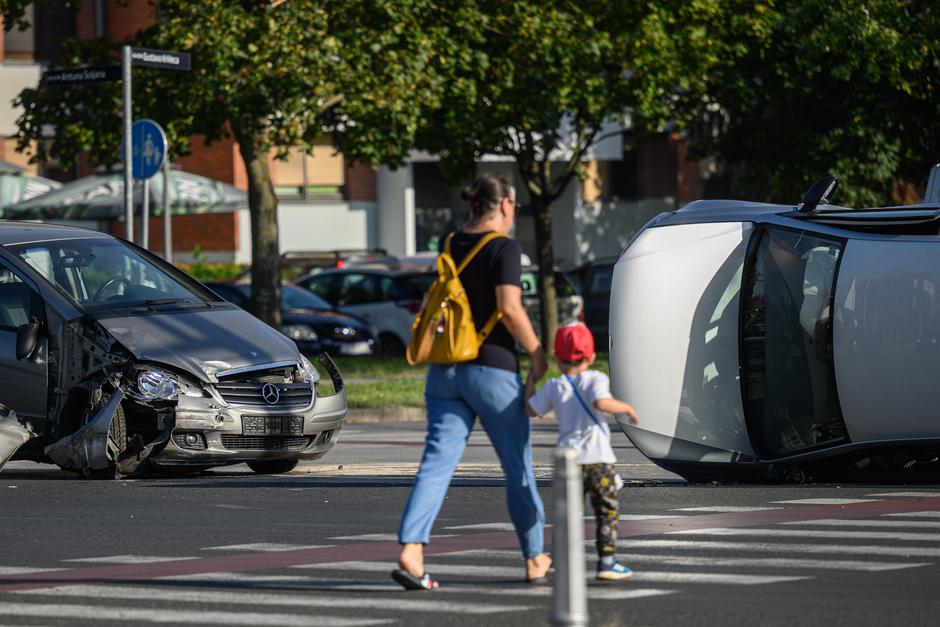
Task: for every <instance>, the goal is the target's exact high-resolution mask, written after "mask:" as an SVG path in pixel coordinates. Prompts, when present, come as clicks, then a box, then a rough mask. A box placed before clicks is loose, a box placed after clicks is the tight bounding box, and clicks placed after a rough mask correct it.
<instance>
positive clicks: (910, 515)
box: [882, 510, 940, 518]
mask: <svg viewBox="0 0 940 627" xmlns="http://www.w3.org/2000/svg"><path fill="white" fill-rule="evenodd" d="M882 516H897V517H898V518H940V512H938V511H936V510H930V511H927V512H898V513H895V514H882Z"/></svg>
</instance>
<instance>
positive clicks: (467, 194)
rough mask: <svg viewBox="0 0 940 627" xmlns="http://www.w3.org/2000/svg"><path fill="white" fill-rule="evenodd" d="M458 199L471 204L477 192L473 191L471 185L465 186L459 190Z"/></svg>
mask: <svg viewBox="0 0 940 627" xmlns="http://www.w3.org/2000/svg"><path fill="white" fill-rule="evenodd" d="M460 197H461V198H463V199H464V200H466V201H468V202H473V201H474V199H476V197H477V190H475V189H474V186H473V185H467V186H466V187H464V188H463V189H462V190H460Z"/></svg>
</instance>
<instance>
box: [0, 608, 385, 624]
mask: <svg viewBox="0 0 940 627" xmlns="http://www.w3.org/2000/svg"><path fill="white" fill-rule="evenodd" d="M0 616H18V617H24V616H28V617H42V618H68V619H73V620H88V621H93V622H98V621H102V620H121V621H134V622H142V623H202V624H207V625H274V626H277V625H286V626H288V627H294V626H296V627H306V626H308V625H316V626H317V627H360V626H361V627H366V626H368V625H384V624H387V623H390V622H392V620H391V619H372V618H342V617H338V616H323V615H322V614H317V615H314V616H303V615H299V614H269V613H261V612H222V611H215V610H171V609H165V608H162V609H160V610H154V609H153V608H137V607H104V606H101V605H77V604H61V605H52V604H31V603H5V602H4V603H0Z"/></svg>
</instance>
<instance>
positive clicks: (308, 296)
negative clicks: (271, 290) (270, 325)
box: [281, 285, 333, 309]
mask: <svg viewBox="0 0 940 627" xmlns="http://www.w3.org/2000/svg"><path fill="white" fill-rule="evenodd" d="M332 308H333V307H332V306H330V304H329V303H328V302H326V301H325V300H323V299H322V298H320V297H319V296H317V295H316V294H314V293H312V292H308V291H307V290H302V289H298V288H296V287H290V286H289V285H285V286H283V287H281V309H332Z"/></svg>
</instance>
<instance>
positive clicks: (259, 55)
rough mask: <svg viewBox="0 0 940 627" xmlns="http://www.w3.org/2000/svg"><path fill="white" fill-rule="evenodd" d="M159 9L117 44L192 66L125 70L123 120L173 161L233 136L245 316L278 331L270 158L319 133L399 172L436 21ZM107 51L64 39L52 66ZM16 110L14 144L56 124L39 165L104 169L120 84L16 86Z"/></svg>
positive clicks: (349, 2)
mask: <svg viewBox="0 0 940 627" xmlns="http://www.w3.org/2000/svg"><path fill="white" fill-rule="evenodd" d="M159 6H160V15H161V19H160V21H159V22H158V23H157V24H155V25H154V26H152V27H150V28H148V29H146V30H144V31H142V32H140V33H138V34H137V35H135V37H134V38H133V41H132V42H129V43H132V44H133V45H138V46H143V47H152V48H161V49H170V50H177V51H184V52H189V53H191V54H192V58H193V61H192V65H193V69H192V71H191V72H169V71H161V70H155V69H151V68H135V69H134V116H135V117H137V116H141V115H146V116H147V117H151V118H153V119H155V120H157V121H158V122H160V123H161V124H163V125H164V127H165V128H166V129H167V132H168V135H169V138H170V140H171V142H172V144H173V148H174V150H175V151H177V152H179V151H181V150H186V148H187V146H186V142H185V138H186V137H188V136H189V135H192V134H201V135H204V136H206V137H207V138H208V139H210V140H212V139H218V138H219V137H220V136H222V135H223V134H225V133H231V134H232V136H233V137H234V139H235V140H236V142H237V143H238V146H239V149H240V151H241V155H242V158H243V159H244V162H245V166H246V170H247V173H248V198H249V207H250V212H251V240H252V255H253V263H252V268H251V276H252V283H253V289H252V301H253V302H252V308H253V311H254V313H255V314H256V315H258V316H259V317H260V318H261V319H263V320H265V321H267V322H269V323H270V324H272V325H274V326H279V325H280V308H279V306H278V303H279V302H280V296H279V295H280V281H279V268H278V264H279V259H278V252H279V251H278V229H277V198H276V196H275V194H274V188H273V185H272V182H271V176H270V171H269V168H268V154H269V152H270V151H271V150H272V149H277V150H279V151H281V152H280V154H281V155H282V156H283V155H286V152H287V149H288V148H289V147H291V146H309V145H310V144H311V143H312V142H313V141H314V140H315V139H316V138H317V137H318V136H320V135H322V134H324V133H330V134H332V135H334V136H335V138H336V143H337V144H338V145H340V146H342V147H343V148H344V149H348V154H347V156H350V157H353V158H358V159H360V160H363V161H366V162H370V163H377V162H385V163H390V164H396V163H400V162H401V160H402V158H403V156H404V154H405V153H406V152H407V151H408V150H409V149H410V148H411V146H412V145H413V143H414V133H415V131H416V129H417V128H418V126H419V123H420V121H421V115H422V112H423V111H426V110H429V109H433V108H435V107H436V106H437V102H436V101H435V94H436V93H437V92H439V91H440V90H439V88H437V87H436V83H435V81H436V80H437V79H436V78H435V77H437V73H436V72H435V71H433V69H431V68H429V64H430V63H431V62H432V61H433V59H432V56H433V55H432V52H433V51H434V50H436V48H435V43H436V41H437V40H438V38H440V37H441V36H443V35H444V31H443V30H440V29H437V30H436V29H435V28H434V24H435V23H438V22H440V20H436V21H435V20H434V19H430V18H428V16H429V15H432V16H436V15H439V13H438V12H437V10H436V8H435V5H434V4H433V3H432V2H431V0H382V1H380V0H337V1H335V2H331V1H328V0H323V1H316V0H290V1H289V2H275V3H272V2H268V1H247V0H243V1H242V2H230V1H226V0H204V1H202V2H189V1H188V0H160V2H159ZM426 18H428V19H426ZM117 43H126V42H117ZM117 43H114V42H102V41H72V42H70V43H69V44H68V45H67V47H66V52H65V54H64V55H63V57H62V58H61V59H57V60H56V61H55V62H54V63H53V66H54V67H68V66H74V65H79V64H89V63H103V62H106V61H107V60H108V59H111V60H113V59H115V55H116V50H117ZM112 62H113V61H112ZM438 83H439V81H438ZM18 104H20V105H22V106H23V107H24V109H25V112H24V114H23V115H22V116H21V118H20V119H19V121H18V125H19V135H18V139H19V145H20V147H21V148H26V147H27V146H29V145H30V144H31V143H32V142H34V141H37V140H40V139H41V138H42V136H43V133H42V131H43V128H44V127H45V126H46V125H52V126H54V127H55V136H54V138H53V140H52V141H51V142H46V141H39V142H38V146H39V154H38V155H37V157H38V158H40V159H46V158H57V159H59V160H60V161H61V162H63V163H71V162H73V161H74V159H75V157H76V155H77V154H79V153H80V152H81V151H89V152H90V154H91V156H92V159H93V160H94V161H95V162H97V163H102V164H109V163H112V162H113V161H115V158H116V155H118V146H119V145H120V139H121V137H120V134H121V127H120V123H119V115H120V106H119V105H120V91H119V86H116V85H84V86H74V87H66V88H62V89H56V90H52V89H42V88H37V89H27V90H25V91H24V92H23V93H22V94H21V95H20V98H19V103H18Z"/></svg>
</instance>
